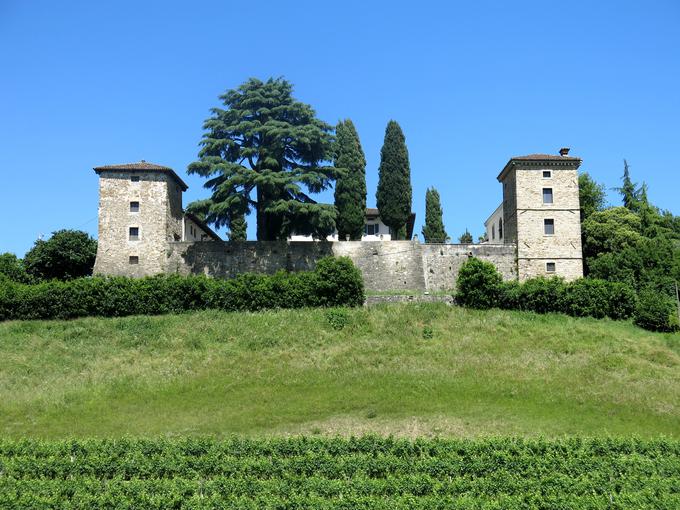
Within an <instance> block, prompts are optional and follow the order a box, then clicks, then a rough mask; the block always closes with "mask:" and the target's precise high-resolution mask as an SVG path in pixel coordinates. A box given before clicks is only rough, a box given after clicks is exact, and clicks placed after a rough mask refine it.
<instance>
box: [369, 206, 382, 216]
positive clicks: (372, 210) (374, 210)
mask: <svg viewBox="0 0 680 510" xmlns="http://www.w3.org/2000/svg"><path fill="white" fill-rule="evenodd" d="M379 215H380V212H379V211H378V209H377V208H375V207H367V208H366V216H379Z"/></svg>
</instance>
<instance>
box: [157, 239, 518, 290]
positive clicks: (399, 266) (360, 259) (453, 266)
mask: <svg viewBox="0 0 680 510" xmlns="http://www.w3.org/2000/svg"><path fill="white" fill-rule="evenodd" d="M470 254H472V255H474V256H476V257H479V258H481V259H483V260H488V261H490V262H492V263H494V264H495V265H496V267H498V269H499V270H500V272H501V273H502V274H503V276H504V278H505V279H514V278H517V270H516V267H517V265H516V259H515V246H514V245H489V244H486V245H456V244H441V245H437V244H419V243H417V242H411V241H374V242H370V241H369V242H367V241H350V242H289V243H288V242H284V241H280V242H279V241H277V242H262V241H245V242H215V241H212V242H196V243H189V242H180V243H175V242H172V243H168V245H167V265H166V268H165V271H166V272H169V273H180V274H206V275H209V276H215V277H218V278H230V277H234V276H236V275H238V274H240V273H244V272H250V273H274V272H276V271H278V270H279V269H284V270H288V271H301V270H310V269H313V268H314V266H315V265H316V261H317V260H318V259H319V258H321V257H325V256H328V255H334V256H346V257H349V258H350V259H352V261H353V262H354V264H355V265H356V266H357V267H358V268H359V269H360V270H361V272H362V274H363V276H364V284H365V285H366V289H367V290H371V291H419V292H422V291H425V290H427V291H440V290H451V289H455V286H456V277H457V275H458V271H459V270H460V266H461V265H462V264H463V262H465V260H467V258H468V256H469V255H470Z"/></svg>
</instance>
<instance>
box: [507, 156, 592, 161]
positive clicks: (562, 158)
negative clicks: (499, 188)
mask: <svg viewBox="0 0 680 510" xmlns="http://www.w3.org/2000/svg"><path fill="white" fill-rule="evenodd" d="M513 159H517V160H537V161H581V158H575V157H573V156H560V155H559V154H528V155H526V156H515V157H514V158H510V161H512V160H513Z"/></svg>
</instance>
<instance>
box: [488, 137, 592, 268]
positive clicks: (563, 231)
mask: <svg viewBox="0 0 680 510" xmlns="http://www.w3.org/2000/svg"><path fill="white" fill-rule="evenodd" d="M580 165H581V159H579V158H575V157H572V156H569V149H567V148H564V149H561V150H560V155H559V156H558V155H550V154H531V155H529V156H522V157H516V158H512V159H510V161H508V163H507V164H506V165H505V167H504V168H503V171H502V172H501V173H500V175H499V176H498V180H499V181H500V182H501V183H502V184H503V204H502V222H501V221H500V219H499V220H498V223H499V227H500V230H501V237H502V242H503V243H506V244H507V243H512V244H516V245H517V274H518V276H519V280H520V281H522V280H526V279H527V278H532V277H535V276H561V277H563V278H565V279H566V280H574V279H576V278H579V277H582V276H583V251H582V247H581V216H580V204H579V189H578V168H579V166H580Z"/></svg>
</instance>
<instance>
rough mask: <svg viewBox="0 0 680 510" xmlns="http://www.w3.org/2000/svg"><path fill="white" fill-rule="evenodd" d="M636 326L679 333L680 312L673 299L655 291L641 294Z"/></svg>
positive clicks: (636, 313) (636, 314)
mask: <svg viewBox="0 0 680 510" xmlns="http://www.w3.org/2000/svg"><path fill="white" fill-rule="evenodd" d="M635 324H637V325H638V326H640V327H641V328H645V329H649V330H651V331H678V330H680V323H679V322H678V311H677V307H676V303H675V302H674V300H673V299H671V298H669V297H668V296H666V295H665V294H662V293H660V292H655V291H653V290H644V291H642V292H641V293H640V299H639V301H638V305H637V308H636V310H635Z"/></svg>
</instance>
